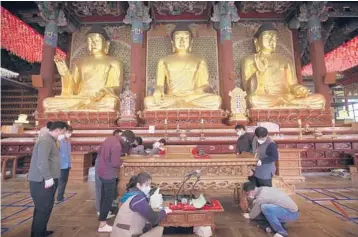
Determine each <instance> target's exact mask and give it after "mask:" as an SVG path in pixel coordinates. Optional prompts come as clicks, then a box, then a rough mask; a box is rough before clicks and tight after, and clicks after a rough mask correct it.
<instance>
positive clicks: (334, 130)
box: [332, 119, 337, 138]
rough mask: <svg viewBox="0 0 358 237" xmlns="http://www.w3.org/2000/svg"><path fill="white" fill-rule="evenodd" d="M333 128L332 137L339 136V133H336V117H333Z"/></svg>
mask: <svg viewBox="0 0 358 237" xmlns="http://www.w3.org/2000/svg"><path fill="white" fill-rule="evenodd" d="M332 128H333V133H332V138H337V134H336V120H335V119H332Z"/></svg>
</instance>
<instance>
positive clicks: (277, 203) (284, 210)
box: [243, 182, 298, 237]
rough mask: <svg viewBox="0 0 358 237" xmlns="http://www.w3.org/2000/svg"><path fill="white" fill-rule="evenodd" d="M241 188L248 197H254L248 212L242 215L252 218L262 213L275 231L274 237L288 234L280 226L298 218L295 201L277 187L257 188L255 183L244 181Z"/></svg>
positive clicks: (283, 236)
mask: <svg viewBox="0 0 358 237" xmlns="http://www.w3.org/2000/svg"><path fill="white" fill-rule="evenodd" d="M243 189H244V192H246V194H247V195H248V196H249V198H252V199H254V202H253V206H252V209H251V211H250V213H245V214H244V217H245V218H247V219H251V220H253V219H255V218H257V217H259V215H260V214H263V215H264V216H265V218H266V220H267V221H268V222H269V224H270V226H271V228H272V229H273V230H274V231H275V232H276V234H275V235H274V237H286V236H288V233H287V230H286V229H285V228H284V227H283V226H282V223H287V222H291V221H295V220H297V219H298V207H297V205H296V203H295V202H294V201H293V200H292V199H291V198H290V197H289V196H288V195H287V194H285V193H284V192H282V191H281V190H280V189H277V188H271V187H260V188H257V187H256V186H255V184H253V183H251V182H246V183H244V187H243ZM271 228H270V227H268V228H266V232H271V231H272V230H271Z"/></svg>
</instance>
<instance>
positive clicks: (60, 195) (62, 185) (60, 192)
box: [57, 168, 71, 202]
mask: <svg viewBox="0 0 358 237" xmlns="http://www.w3.org/2000/svg"><path fill="white" fill-rule="evenodd" d="M70 169H71V168H67V169H61V176H60V178H59V179H58V189H57V201H59V202H60V201H63V199H64V198H65V197H64V194H65V190H66V185H67V181H68V176H69V174H70Z"/></svg>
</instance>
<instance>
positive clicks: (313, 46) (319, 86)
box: [307, 4, 331, 109]
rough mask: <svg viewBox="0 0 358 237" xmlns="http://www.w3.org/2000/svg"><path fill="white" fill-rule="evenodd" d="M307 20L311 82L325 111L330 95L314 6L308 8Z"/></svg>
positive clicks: (320, 30)
mask: <svg viewBox="0 0 358 237" xmlns="http://www.w3.org/2000/svg"><path fill="white" fill-rule="evenodd" d="M308 9H309V18H308V32H307V33H308V34H307V36H308V41H309V43H310V55H311V63H312V70H313V81H314V88H315V92H316V93H320V94H322V95H323V96H324V97H325V98H326V109H329V108H330V106H331V94H330V90H329V86H328V85H327V84H325V83H324V78H325V76H326V74H327V69H326V63H325V60H324V44H323V40H322V34H321V32H322V29H321V21H320V19H319V15H318V14H317V13H318V12H320V11H318V10H317V7H316V5H314V4H311V5H310V6H309V8H308Z"/></svg>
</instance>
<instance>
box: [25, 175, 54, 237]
mask: <svg viewBox="0 0 358 237" xmlns="http://www.w3.org/2000/svg"><path fill="white" fill-rule="evenodd" d="M57 182H58V180H57V179H54V185H53V186H52V187H50V188H47V189H46V188H45V181H43V182H34V181H30V193H31V197H32V200H33V201H34V204H35V209H34V215H33V220H32V226H31V237H45V236H46V230H47V229H46V228H47V223H48V221H49V219H50V216H51V212H52V208H53V203H54V201H55V193H56V189H57Z"/></svg>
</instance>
